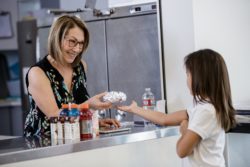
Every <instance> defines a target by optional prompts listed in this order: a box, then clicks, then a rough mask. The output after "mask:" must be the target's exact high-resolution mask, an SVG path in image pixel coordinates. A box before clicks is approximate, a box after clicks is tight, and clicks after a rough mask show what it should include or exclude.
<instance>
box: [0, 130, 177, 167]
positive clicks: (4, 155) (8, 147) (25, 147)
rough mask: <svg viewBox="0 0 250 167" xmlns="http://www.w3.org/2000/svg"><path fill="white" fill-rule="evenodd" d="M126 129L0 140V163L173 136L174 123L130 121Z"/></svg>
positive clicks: (175, 132)
mask: <svg viewBox="0 0 250 167" xmlns="http://www.w3.org/2000/svg"><path fill="white" fill-rule="evenodd" d="M130 127H131V130H130V131H128V132H120V133H113V134H105V135H100V137H98V138H95V139H91V140H82V141H80V140H78V141H73V140H56V141H53V140H50V139H49V138H42V137H41V138H23V137H21V138H15V139H8V140H1V141H0V164H7V163H13V162H20V161H26V160H33V159H39V158H45V157H51V156H58V155H63V154H69V153H74V152H80V151H88V150H92V149H98V148H103V147H110V146H115V145H122V144H127V143H133V142H140V141H145V140H150V139H157V138H163V137H170V136H176V135H178V134H179V128H178V127H158V126H155V125H148V126H145V127H136V126H133V125H131V126H130Z"/></svg>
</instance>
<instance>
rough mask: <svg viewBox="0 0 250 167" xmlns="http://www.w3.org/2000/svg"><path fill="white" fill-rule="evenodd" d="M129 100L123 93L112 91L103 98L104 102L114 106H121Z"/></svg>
mask: <svg viewBox="0 0 250 167" xmlns="http://www.w3.org/2000/svg"><path fill="white" fill-rule="evenodd" d="M126 100H127V96H126V94H125V93H123V92H116V91H111V92H108V93H107V94H106V95H105V96H103V101H105V102H107V101H108V102H111V103H113V104H119V103H122V102H124V101H126Z"/></svg>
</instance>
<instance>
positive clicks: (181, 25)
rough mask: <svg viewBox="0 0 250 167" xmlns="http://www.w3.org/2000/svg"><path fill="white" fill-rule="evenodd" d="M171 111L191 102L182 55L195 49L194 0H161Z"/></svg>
mask: <svg viewBox="0 0 250 167" xmlns="http://www.w3.org/2000/svg"><path fill="white" fill-rule="evenodd" d="M161 5H162V25H163V27H162V28H163V29H162V30H163V34H162V36H163V42H164V44H163V45H164V46H163V47H164V56H165V77H166V91H167V92H166V94H167V105H168V106H167V107H168V112H169V113H170V112H173V111H176V110H179V109H183V108H184V107H185V106H188V105H189V104H191V102H192V97H191V96H190V95H189V91H188V88H187V86H186V72H185V69H184V66H183V58H184V56H185V55H187V54H188V53H190V52H192V51H193V50H194V47H195V46H194V28H193V12H192V0H185V1H182V0H161Z"/></svg>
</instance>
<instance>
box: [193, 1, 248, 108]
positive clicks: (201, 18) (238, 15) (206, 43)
mask: <svg viewBox="0 0 250 167" xmlns="http://www.w3.org/2000/svg"><path fill="white" fill-rule="evenodd" d="M193 8H194V10H193V12H194V29H195V49H196V50H197V49H201V48H212V49H214V50H216V51H218V52H219V53H221V54H222V56H223V57H224V59H225V61H226V64H227V67H228V71H229V77H230V82H231V88H232V98H233V102H234V104H235V107H236V108H248V109H250V75H249V72H250V1H249V0H219V1H218V0H202V1H201V0H193Z"/></svg>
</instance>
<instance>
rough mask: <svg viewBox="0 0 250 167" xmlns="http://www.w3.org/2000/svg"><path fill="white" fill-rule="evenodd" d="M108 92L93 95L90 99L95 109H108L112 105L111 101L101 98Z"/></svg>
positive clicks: (90, 103) (89, 101)
mask: <svg viewBox="0 0 250 167" xmlns="http://www.w3.org/2000/svg"><path fill="white" fill-rule="evenodd" d="M106 94H107V92H103V93H100V94H98V95H95V96H93V97H91V98H90V99H89V100H88V103H89V106H90V108H93V109H95V110H102V109H108V108H111V107H112V103H110V102H103V101H102V100H101V99H102V97H103V96H105V95H106Z"/></svg>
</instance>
